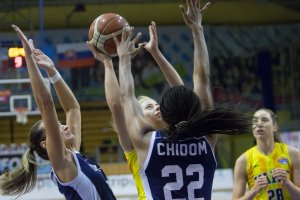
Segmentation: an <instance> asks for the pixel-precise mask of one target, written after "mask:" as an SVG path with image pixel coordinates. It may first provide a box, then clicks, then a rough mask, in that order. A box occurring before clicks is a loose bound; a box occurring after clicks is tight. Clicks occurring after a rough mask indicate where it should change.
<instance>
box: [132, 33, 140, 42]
mask: <svg viewBox="0 0 300 200" xmlns="http://www.w3.org/2000/svg"><path fill="white" fill-rule="evenodd" d="M141 35H142V34H141V33H138V34H137V35H136V36H135V38H134V39H133V40H132V42H133V44H135V43H136V42H137V41H139V39H140V37H141Z"/></svg>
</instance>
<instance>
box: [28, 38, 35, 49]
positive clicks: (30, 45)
mask: <svg viewBox="0 0 300 200" xmlns="http://www.w3.org/2000/svg"><path fill="white" fill-rule="evenodd" d="M29 47H30V48H31V49H32V50H34V49H35V48H34V45H33V40H32V39H29Z"/></svg>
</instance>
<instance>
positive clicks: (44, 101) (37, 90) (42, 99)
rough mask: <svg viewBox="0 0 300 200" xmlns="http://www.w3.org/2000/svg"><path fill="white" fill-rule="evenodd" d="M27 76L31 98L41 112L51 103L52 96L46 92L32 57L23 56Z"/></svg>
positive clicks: (44, 84) (46, 89)
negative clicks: (31, 92) (30, 88)
mask: <svg viewBox="0 0 300 200" xmlns="http://www.w3.org/2000/svg"><path fill="white" fill-rule="evenodd" d="M25 59H26V63H27V69H28V74H29V78H30V82H31V87H32V91H33V96H34V98H35V101H36V103H37V105H38V107H39V109H40V111H41V112H43V111H44V108H45V106H47V105H49V103H50V104H51V103H53V100H52V96H51V94H50V91H49V90H48V88H47V86H46V83H45V81H44V78H43V76H42V74H41V72H40V70H39V69H38V67H37V65H36V63H35V62H34V60H33V57H32V55H25Z"/></svg>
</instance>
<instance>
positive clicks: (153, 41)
mask: <svg viewBox="0 0 300 200" xmlns="http://www.w3.org/2000/svg"><path fill="white" fill-rule="evenodd" d="M148 28H149V35H150V40H149V42H147V44H146V45H145V49H146V50H147V51H148V52H149V53H151V52H153V51H157V50H158V39H157V31H156V24H155V22H154V21H152V22H151V24H150V25H149V27H148Z"/></svg>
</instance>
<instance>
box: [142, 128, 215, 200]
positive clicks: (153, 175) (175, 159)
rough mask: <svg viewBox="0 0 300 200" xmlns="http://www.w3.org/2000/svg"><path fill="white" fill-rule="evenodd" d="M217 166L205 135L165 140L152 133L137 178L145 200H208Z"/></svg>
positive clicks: (160, 135)
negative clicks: (145, 156) (141, 183)
mask: <svg viewBox="0 0 300 200" xmlns="http://www.w3.org/2000/svg"><path fill="white" fill-rule="evenodd" d="M216 167H217V163H216V159H215V155H214V153H213V150H212V149H211V146H210V145H209V143H208V141H207V140H206V139H205V137H198V138H196V137H192V138H185V139H183V138H182V139H178V140H176V141H168V140H167V138H166V137H164V136H162V134H161V133H160V132H153V133H152V138H151V142H150V145H149V151H148V155H147V158H146V160H145V163H144V165H143V167H142V168H141V177H142V180H143V184H144V189H145V193H146V196H147V199H148V200H152V199H153V200H163V199H165V200H172V199H177V200H195V199H198V200H200V199H201V200H210V199H211V192H212V184H213V177H214V173H215V170H216Z"/></svg>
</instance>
